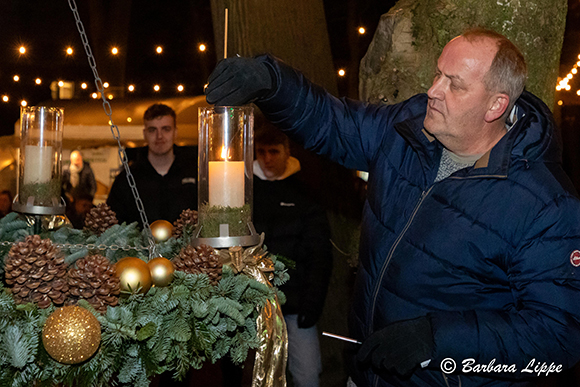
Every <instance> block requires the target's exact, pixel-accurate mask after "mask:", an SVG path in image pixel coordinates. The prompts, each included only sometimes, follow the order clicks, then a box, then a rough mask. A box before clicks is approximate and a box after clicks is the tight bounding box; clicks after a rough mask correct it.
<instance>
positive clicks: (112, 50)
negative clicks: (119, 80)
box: [111, 47, 119, 55]
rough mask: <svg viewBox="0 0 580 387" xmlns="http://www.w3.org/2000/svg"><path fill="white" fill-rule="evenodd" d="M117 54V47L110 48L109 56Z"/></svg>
mask: <svg viewBox="0 0 580 387" xmlns="http://www.w3.org/2000/svg"><path fill="white" fill-rule="evenodd" d="M118 53H119V49H118V48H117V47H113V48H111V54H113V55H117V54H118Z"/></svg>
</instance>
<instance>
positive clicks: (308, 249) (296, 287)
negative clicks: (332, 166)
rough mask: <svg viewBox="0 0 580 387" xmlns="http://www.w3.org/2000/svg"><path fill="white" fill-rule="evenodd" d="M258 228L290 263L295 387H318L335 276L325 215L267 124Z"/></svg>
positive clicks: (288, 312)
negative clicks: (321, 326)
mask: <svg viewBox="0 0 580 387" xmlns="http://www.w3.org/2000/svg"><path fill="white" fill-rule="evenodd" d="M254 143H255V148H256V160H255V161H254V168H253V170H254V218H253V219H254V226H255V227H256V230H257V231H258V232H259V233H261V232H264V233H265V235H266V239H265V242H264V243H265V245H266V246H267V248H268V251H270V252H271V253H273V254H276V255H279V256H281V258H286V259H289V260H291V261H292V262H291V264H290V265H289V266H290V268H289V269H288V274H290V280H289V281H288V282H287V283H286V284H284V285H283V286H281V287H280V290H282V292H283V293H284V295H285V296H286V303H285V304H283V305H282V313H283V314H284V319H285V320H286V326H287V327H288V369H289V371H290V374H291V375H292V380H293V382H294V385H295V386H296V387H318V386H319V374H320V372H321V371H322V363H321V358H320V346H319V342H318V331H317V328H316V322H317V321H318V319H319V317H320V314H321V313H322V308H323V306H324V300H325V298H326V292H327V289H328V283H329V280H330V275H331V271H332V253H331V245H330V228H329V224H328V219H327V217H326V212H325V211H324V209H323V208H322V207H321V206H320V205H319V204H317V203H316V202H315V201H314V200H313V199H312V195H311V194H310V193H309V191H308V188H307V187H306V186H305V184H304V183H303V181H302V180H301V178H300V175H301V172H300V162H299V161H298V159H296V158H294V157H292V156H291V155H290V145H289V141H288V137H286V135H285V134H284V133H282V132H280V131H279V130H278V129H276V128H275V127H273V126H272V125H271V124H269V123H268V122H263V123H262V124H261V125H259V126H257V129H256V136H255V140H254Z"/></svg>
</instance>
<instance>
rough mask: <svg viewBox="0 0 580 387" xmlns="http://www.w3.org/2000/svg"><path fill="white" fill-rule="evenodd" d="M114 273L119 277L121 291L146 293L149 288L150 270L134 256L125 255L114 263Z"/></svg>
mask: <svg viewBox="0 0 580 387" xmlns="http://www.w3.org/2000/svg"><path fill="white" fill-rule="evenodd" d="M115 275H116V276H117V278H119V281H120V287H121V291H125V292H134V291H137V290H139V293H147V291H149V288H151V284H152V282H151V272H150V271H149V266H147V264H146V263H145V262H144V261H143V260H141V259H139V258H135V257H125V258H122V259H120V260H119V261H118V262H117V263H116V264H115Z"/></svg>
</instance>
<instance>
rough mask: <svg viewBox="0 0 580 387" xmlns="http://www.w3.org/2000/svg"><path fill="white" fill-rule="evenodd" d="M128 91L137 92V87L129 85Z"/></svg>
mask: <svg viewBox="0 0 580 387" xmlns="http://www.w3.org/2000/svg"><path fill="white" fill-rule="evenodd" d="M127 90H129V91H130V92H134V91H135V85H129V87H127Z"/></svg>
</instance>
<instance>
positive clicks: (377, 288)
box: [368, 186, 433, 387]
mask: <svg viewBox="0 0 580 387" xmlns="http://www.w3.org/2000/svg"><path fill="white" fill-rule="evenodd" d="M432 189H433V186H431V187H429V189H428V190H427V191H423V192H422V193H421V198H420V199H419V201H418V202H417V204H416V205H415V208H414V209H413V212H412V213H411V216H410V217H409V220H408V221H407V224H405V227H404V228H403V230H402V231H401V233H400V234H399V236H398V237H397V239H396V240H395V243H393V246H391V250H390V251H389V254H388V255H387V259H386V260H385V263H384V264H383V267H382V269H381V274H380V275H379V278H378V280H377V285H376V287H375V292H374V295H373V304H372V307H371V316H370V319H369V331H368V334H369V335H370V334H371V333H372V330H373V320H374V318H375V305H376V302H377V296H378V294H379V289H380V288H381V283H382V282H383V277H384V276H385V273H386V272H387V266H389V262H390V261H391V258H392V257H393V254H394V253H395V249H396V248H397V246H398V244H399V242H401V239H403V235H405V233H406V232H407V230H408V229H409V226H411V223H412V222H413V219H415V215H417V211H419V208H420V207H421V205H422V204H423V201H424V200H425V198H426V197H427V195H429V193H430V192H431V190H432ZM378 382H379V376H378V375H375V382H374V386H375V387H376V386H377V385H378Z"/></svg>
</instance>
